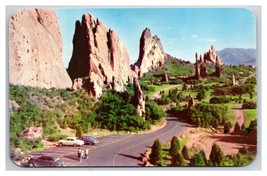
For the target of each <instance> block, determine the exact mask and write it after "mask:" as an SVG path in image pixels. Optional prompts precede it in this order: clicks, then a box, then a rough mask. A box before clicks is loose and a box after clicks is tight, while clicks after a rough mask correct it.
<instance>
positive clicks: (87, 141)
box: [80, 136, 99, 145]
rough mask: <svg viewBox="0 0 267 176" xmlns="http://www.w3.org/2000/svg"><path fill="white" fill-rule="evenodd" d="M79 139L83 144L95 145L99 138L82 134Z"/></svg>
mask: <svg viewBox="0 0 267 176" xmlns="http://www.w3.org/2000/svg"><path fill="white" fill-rule="evenodd" d="M80 140H82V141H84V144H88V145H96V144H98V143H99V140H97V139H96V138H94V137H92V136H82V137H81V138H80Z"/></svg>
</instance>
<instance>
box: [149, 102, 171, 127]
mask: <svg viewBox="0 0 267 176" xmlns="http://www.w3.org/2000/svg"><path fill="white" fill-rule="evenodd" d="M145 109H146V120H148V121H150V123H152V124H155V123H156V122H157V121H159V120H161V119H162V118H163V117H164V116H165V115H166V113H165V112H164V110H163V109H162V108H161V107H160V106H158V105H157V104H156V103H155V102H154V101H147V102H146V104H145Z"/></svg>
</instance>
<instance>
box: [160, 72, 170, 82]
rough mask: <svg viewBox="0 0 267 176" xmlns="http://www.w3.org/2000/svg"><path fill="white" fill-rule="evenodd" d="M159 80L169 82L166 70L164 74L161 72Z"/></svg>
mask: <svg viewBox="0 0 267 176" xmlns="http://www.w3.org/2000/svg"><path fill="white" fill-rule="evenodd" d="M161 82H169V79H168V74H167V72H165V73H164V74H162V76H161Z"/></svg>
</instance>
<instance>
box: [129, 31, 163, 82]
mask: <svg viewBox="0 0 267 176" xmlns="http://www.w3.org/2000/svg"><path fill="white" fill-rule="evenodd" d="M165 57H166V54H165V52H164V49H163V47H162V45H161V42H160V39H159V38H158V37H157V36H156V35H155V36H152V35H151V32H150V29H148V28H146V29H145V30H144V31H143V33H142V35H141V38H140V46H139V57H138V60H137V62H136V63H135V64H134V66H133V68H132V69H133V70H134V72H135V73H136V74H137V75H138V76H139V77H142V75H143V74H144V73H146V72H149V71H154V70H156V69H157V68H159V67H162V66H163V65H164V61H165Z"/></svg>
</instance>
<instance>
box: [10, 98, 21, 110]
mask: <svg viewBox="0 0 267 176" xmlns="http://www.w3.org/2000/svg"><path fill="white" fill-rule="evenodd" d="M9 109H10V110H12V111H18V110H19V109H20V106H19V105H18V103H17V102H16V101H13V100H9Z"/></svg>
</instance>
